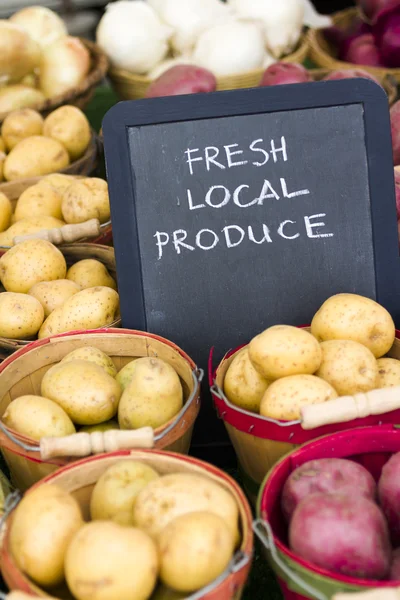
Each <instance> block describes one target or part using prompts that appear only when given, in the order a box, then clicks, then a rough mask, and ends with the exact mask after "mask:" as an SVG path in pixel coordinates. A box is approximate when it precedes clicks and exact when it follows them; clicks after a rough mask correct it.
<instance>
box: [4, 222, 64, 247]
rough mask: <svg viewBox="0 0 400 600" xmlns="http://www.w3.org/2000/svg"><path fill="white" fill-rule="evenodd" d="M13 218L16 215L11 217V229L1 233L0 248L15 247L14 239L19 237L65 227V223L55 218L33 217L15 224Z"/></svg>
mask: <svg viewBox="0 0 400 600" xmlns="http://www.w3.org/2000/svg"><path fill="white" fill-rule="evenodd" d="M13 217H14V215H12V217H11V223H12V225H11V227H9V228H8V229H6V231H3V232H2V233H0V246H6V247H9V248H10V247H11V246H14V238H15V237H17V236H19V235H26V234H28V233H36V232H37V231H40V230H41V229H58V228H60V227H62V226H63V225H65V223H64V221H60V220H59V219H55V218H54V217H46V216H43V217H31V218H29V219H22V220H21V221H18V222H15V223H13Z"/></svg>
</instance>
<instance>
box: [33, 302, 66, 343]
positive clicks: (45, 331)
mask: <svg viewBox="0 0 400 600" xmlns="http://www.w3.org/2000/svg"><path fill="white" fill-rule="evenodd" d="M62 316H63V312H62V306H60V307H59V308H55V309H54V310H53V312H51V313H50V314H49V316H48V317H47V319H46V320H45V321H44V323H43V325H42V326H41V328H40V329H39V333H38V338H39V340H41V339H43V338H47V337H51V336H52V335H57V334H58V333H63V331H64V330H63V328H62Z"/></svg>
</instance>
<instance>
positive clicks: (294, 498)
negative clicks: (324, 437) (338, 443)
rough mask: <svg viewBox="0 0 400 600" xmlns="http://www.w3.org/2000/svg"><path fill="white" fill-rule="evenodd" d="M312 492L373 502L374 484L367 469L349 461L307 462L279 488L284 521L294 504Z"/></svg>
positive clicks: (294, 506)
mask: <svg viewBox="0 0 400 600" xmlns="http://www.w3.org/2000/svg"><path fill="white" fill-rule="evenodd" d="M316 492H326V493H334V492H340V493H342V494H345V495H348V496H351V495H353V494H357V495H358V494H359V495H362V496H365V497H366V498H370V499H371V500H374V499H375V496H376V485H375V481H374V478H373V477H372V475H371V474H370V473H369V472H368V471H367V469H365V468H364V467H362V466H361V465H359V464H357V463H355V462H353V461H351V460H345V459H343V458H320V459H318V460H310V461H308V462H306V463H304V465H301V467H299V468H298V469H296V470H295V471H293V473H291V475H289V477H288V478H287V480H286V482H285V485H284V486H283V490H282V510H283V514H284V515H285V517H286V519H287V520H288V521H290V519H291V517H292V515H293V512H294V510H295V508H296V507H297V505H298V504H300V502H301V501H302V500H304V498H306V497H307V496H309V495H310V494H314V493H316Z"/></svg>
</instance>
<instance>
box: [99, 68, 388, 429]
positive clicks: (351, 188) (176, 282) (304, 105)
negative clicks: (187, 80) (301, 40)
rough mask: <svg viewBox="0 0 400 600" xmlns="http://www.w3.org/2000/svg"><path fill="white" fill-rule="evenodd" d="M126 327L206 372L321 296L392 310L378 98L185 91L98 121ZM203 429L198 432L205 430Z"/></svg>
mask: <svg viewBox="0 0 400 600" xmlns="http://www.w3.org/2000/svg"><path fill="white" fill-rule="evenodd" d="M103 131H104V140H105V153H106V166H107V174H108V181H109V190H110V199H111V211H112V223H113V235H114V245H115V251H116V260H117V271H118V285H119V291H120V296H121V312H122V322H123V325H124V326H125V327H130V328H137V329H145V330H149V331H151V332H155V333H158V334H160V335H163V336H165V337H167V338H169V339H171V340H173V341H174V342H176V343H177V344H179V345H180V346H181V347H182V348H184V349H185V350H186V351H187V352H188V353H189V354H190V355H191V356H192V357H193V358H194V359H195V360H196V362H197V363H198V364H199V365H200V366H202V367H203V368H206V364H207V358H208V354H209V350H210V348H211V346H215V349H216V358H217V359H219V358H220V357H221V356H222V354H223V353H224V352H225V351H227V350H228V349H229V348H231V347H235V346H237V345H239V344H241V343H245V342H247V341H248V340H249V339H250V338H251V337H252V336H253V335H255V334H256V333H258V332H259V331H260V330H262V329H263V328H265V327H267V326H269V325H272V324H276V323H291V324H303V323H307V322H310V319H311V317H312V315H313V313H314V312H315V311H316V310H317V309H318V307H319V306H320V305H321V303H322V302H323V301H324V300H325V299H326V298H327V297H328V296H330V295H332V294H334V293H337V292H343V291H347V292H355V293H359V294H363V295H366V296H369V297H371V298H374V299H377V300H378V301H380V302H381V303H382V304H383V305H385V306H386V307H387V308H388V309H389V310H390V312H391V313H392V314H393V315H394V317H395V318H396V319H399V318H400V302H399V300H400V277H399V275H400V260H399V251H398V241H397V227H396V209H395V197H394V183H393V166H392V154H391V139H390V128H389V115H388V104H387V98H386V95H385V93H384V91H383V90H382V89H381V88H380V86H378V85H376V84H374V83H372V82H370V81H366V80H361V79H357V80H346V81H339V82H336V81H335V82H320V83H311V84H304V85H298V84H297V85H291V86H276V87H274V88H262V89H252V90H241V91H233V92H221V93H213V94H206V95H198V96H181V97H174V98H161V99H152V100H143V101H135V102H123V103H120V104H117V105H116V106H115V107H113V108H112V109H111V110H110V111H109V112H108V114H107V115H106V117H105V119H104V122H103ZM209 433H210V432H209V431H208V434H209Z"/></svg>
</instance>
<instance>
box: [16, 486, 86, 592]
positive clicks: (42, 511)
mask: <svg viewBox="0 0 400 600" xmlns="http://www.w3.org/2000/svg"><path fill="white" fill-rule="evenodd" d="M83 524H84V523H83V519H82V514H81V510H80V507H79V504H78V503H77V501H76V500H75V498H73V497H72V496H71V495H70V494H68V493H67V492H65V491H64V490H63V489H61V488H59V487H58V486H56V485H54V484H49V483H45V484H43V485H41V486H39V487H37V488H34V489H33V490H31V491H29V492H28V493H27V494H26V495H25V496H24V497H23V498H22V500H21V502H20V503H19V505H18V506H17V508H16V510H15V513H14V519H13V521H12V524H11V529H10V549H11V553H12V555H13V558H14V560H15V562H16V563H17V565H18V567H19V568H20V569H21V570H22V571H23V572H24V573H26V574H27V575H28V576H29V577H30V578H31V579H33V581H34V582H35V583H37V584H39V585H42V586H45V587H46V586H53V585H57V584H59V583H61V582H62V580H63V578H64V558H65V555H66V552H67V548H68V546H69V544H70V542H71V540H72V538H73V537H74V535H75V533H76V532H77V531H78V530H79V529H80V528H81V527H82V526H83Z"/></svg>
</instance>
